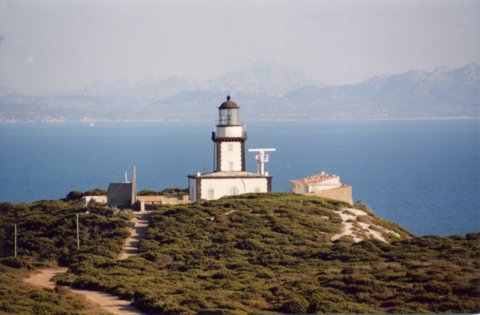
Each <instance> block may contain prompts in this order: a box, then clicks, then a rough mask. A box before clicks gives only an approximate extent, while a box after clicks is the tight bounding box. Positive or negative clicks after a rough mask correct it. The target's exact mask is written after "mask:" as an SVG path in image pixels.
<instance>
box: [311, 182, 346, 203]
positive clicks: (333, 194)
mask: <svg viewBox="0 0 480 315" xmlns="http://www.w3.org/2000/svg"><path fill="white" fill-rule="evenodd" d="M303 195H306V196H319V197H324V198H330V199H334V200H339V201H343V202H346V203H349V204H353V198H352V186H347V185H344V186H341V187H338V188H334V189H329V190H323V191H318V192H314V193H303Z"/></svg>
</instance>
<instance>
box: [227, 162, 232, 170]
mask: <svg viewBox="0 0 480 315" xmlns="http://www.w3.org/2000/svg"><path fill="white" fill-rule="evenodd" d="M228 166H229V169H230V171H233V162H230V163H228Z"/></svg>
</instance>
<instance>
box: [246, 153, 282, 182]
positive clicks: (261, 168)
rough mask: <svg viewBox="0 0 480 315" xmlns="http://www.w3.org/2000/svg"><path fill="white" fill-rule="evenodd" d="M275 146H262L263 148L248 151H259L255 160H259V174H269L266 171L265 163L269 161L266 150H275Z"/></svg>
mask: <svg viewBox="0 0 480 315" xmlns="http://www.w3.org/2000/svg"><path fill="white" fill-rule="evenodd" d="M275 151H277V149H275V148H261V149H248V152H258V154H257V155H255V160H256V161H257V174H259V175H268V172H265V163H267V162H268V161H269V156H268V154H265V152H275Z"/></svg>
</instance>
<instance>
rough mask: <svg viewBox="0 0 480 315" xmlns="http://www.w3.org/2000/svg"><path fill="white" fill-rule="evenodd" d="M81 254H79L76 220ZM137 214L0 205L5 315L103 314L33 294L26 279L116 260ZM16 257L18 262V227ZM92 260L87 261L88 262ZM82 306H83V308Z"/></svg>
mask: <svg viewBox="0 0 480 315" xmlns="http://www.w3.org/2000/svg"><path fill="white" fill-rule="evenodd" d="M77 213H78V214H79V231H80V233H79V236H80V250H77V235H76V222H75V221H76V220H75V219H76V214H77ZM131 217H132V214H131V213H129V212H126V211H118V210H114V209H111V208H107V207H100V206H89V207H84V206H82V205H80V204H79V203H75V202H66V201H59V200H52V201H39V202H33V203H21V204H11V203H1V204H0V314H1V313H10V314H98V313H99V311H100V310H99V309H98V307H95V306H92V305H91V304H90V303H88V302H85V301H84V300H83V299H79V298H78V297H75V296H72V295H71V294H67V293H66V291H65V290H56V291H53V290H47V289H37V288H33V287H31V286H29V285H27V284H24V283H22V281H21V279H22V278H23V277H25V276H26V275H27V274H28V273H29V272H32V271H33V270H34V269H36V268H40V267H45V266H55V265H57V264H60V265H65V266H68V265H69V264H71V263H72V262H78V261H80V260H82V259H90V258H94V257H99V256H100V257H109V258H110V259H113V258H115V257H116V256H117V255H118V253H119V252H120V250H121V247H122V244H123V240H124V238H125V237H126V236H127V235H128V234H129V231H128V227H129V226H131V225H132V223H131V222H130V219H131ZM15 224H16V225H17V235H18V236H17V253H18V258H17V259H15V258H14V225H15ZM87 257H88V258H87ZM82 301H83V302H82Z"/></svg>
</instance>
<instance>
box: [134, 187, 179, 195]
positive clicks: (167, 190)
mask: <svg viewBox="0 0 480 315" xmlns="http://www.w3.org/2000/svg"><path fill="white" fill-rule="evenodd" d="M137 195H138V196H165V197H178V196H185V195H188V189H180V188H165V189H164V190H162V191H154V190H149V189H145V190H141V191H139V192H138V194H137Z"/></svg>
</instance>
